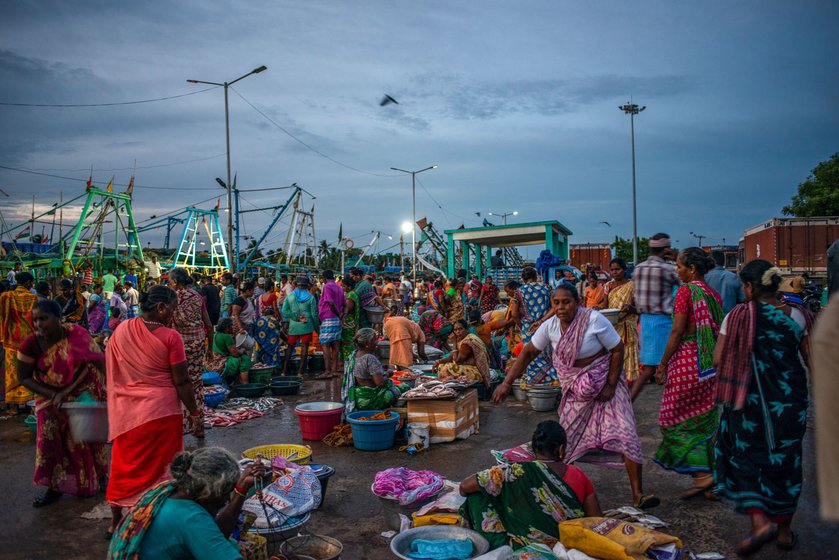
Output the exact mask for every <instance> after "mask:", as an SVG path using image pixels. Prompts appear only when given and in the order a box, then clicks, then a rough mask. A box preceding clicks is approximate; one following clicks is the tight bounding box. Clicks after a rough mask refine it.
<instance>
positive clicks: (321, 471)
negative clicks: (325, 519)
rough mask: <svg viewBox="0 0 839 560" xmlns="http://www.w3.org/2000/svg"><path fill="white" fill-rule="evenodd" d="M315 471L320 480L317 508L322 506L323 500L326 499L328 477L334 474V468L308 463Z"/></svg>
mask: <svg viewBox="0 0 839 560" xmlns="http://www.w3.org/2000/svg"><path fill="white" fill-rule="evenodd" d="M309 467H311V469H312V470H313V471H314V472H315V476H316V477H318V480H319V481H320V505H319V506H318V507H317V509H320V508H322V507H323V502H324V501H325V500H326V487H327V486H328V485H329V479H330V478H332V475H333V474H335V469H333V468H332V467H330V466H329V465H309Z"/></svg>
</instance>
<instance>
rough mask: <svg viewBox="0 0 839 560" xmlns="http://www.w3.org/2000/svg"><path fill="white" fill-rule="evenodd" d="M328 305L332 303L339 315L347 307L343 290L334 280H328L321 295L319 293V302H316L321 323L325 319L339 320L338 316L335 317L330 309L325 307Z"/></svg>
mask: <svg viewBox="0 0 839 560" xmlns="http://www.w3.org/2000/svg"><path fill="white" fill-rule="evenodd" d="M328 303H332V305H334V306H335V309H337V310H338V312H339V313H341V314H343V313H344V307H345V306H346V305H347V297H346V296H345V295H344V290H343V289H342V288H341V286H339V285H338V284H337V283H335V281H334V280H330V281H328V282H327V283H326V284H324V285H323V293H321V296H320V301H318V319H320V320H321V322H323V321H324V320H326V319H338V318H340V315H336V314H335V312H333V311H332V308H331V307H329V305H327V304H328Z"/></svg>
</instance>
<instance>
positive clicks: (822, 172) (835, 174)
mask: <svg viewBox="0 0 839 560" xmlns="http://www.w3.org/2000/svg"><path fill="white" fill-rule="evenodd" d="M781 211H782V212H783V213H784V214H786V215H787V216H798V217H802V218H806V217H811V216H839V153H835V154H833V156H832V157H831V158H830V159H829V160H827V161H823V162H821V163H820V164H818V165H817V166H816V167H815V168H813V171H812V172H811V173H810V176H809V177H807V179H806V180H805V181H804V182H803V183H800V184H799V185H798V193H796V194H795V196H793V197H792V203H791V204H789V205H788V206H784V207H783V209H782V210H781Z"/></svg>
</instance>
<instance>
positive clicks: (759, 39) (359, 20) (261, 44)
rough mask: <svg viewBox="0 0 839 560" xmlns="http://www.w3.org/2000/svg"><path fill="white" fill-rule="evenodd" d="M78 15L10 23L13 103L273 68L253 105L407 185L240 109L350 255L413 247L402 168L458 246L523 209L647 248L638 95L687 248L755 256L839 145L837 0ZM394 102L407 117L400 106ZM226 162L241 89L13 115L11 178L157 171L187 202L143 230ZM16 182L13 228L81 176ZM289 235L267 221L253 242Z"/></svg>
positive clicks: (643, 128)
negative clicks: (464, 232)
mask: <svg viewBox="0 0 839 560" xmlns="http://www.w3.org/2000/svg"><path fill="white" fill-rule="evenodd" d="M71 4H72V5H71ZM78 4H79V3H64V2H39V3H32V2H4V3H3V4H2V6H0V101H4V102H28V103H98V102H112V101H125V100H134V99H146V98H153V97H158V96H167V95H172V94H178V93H185V92H189V91H192V90H194V89H195V88H197V87H199V86H191V85H189V84H187V83H186V81H185V80H186V79H187V78H197V79H201V80H210V81H224V80H225V79H232V78H234V77H237V76H239V75H240V74H243V73H245V72H247V71H248V70H250V69H251V68H254V67H256V66H259V65H261V64H265V65H267V66H268V68H269V69H268V71H267V72H264V73H262V74H260V75H257V76H252V77H249V78H247V79H246V80H244V81H243V82H241V83H240V84H238V85H237V86H235V87H236V89H237V90H238V91H239V92H240V93H241V94H242V95H243V96H244V97H245V98H247V99H248V100H249V101H250V102H251V103H253V104H254V105H256V106H257V107H259V108H260V109H261V110H262V111H264V112H265V113H266V114H268V115H269V116H270V117H271V118H272V119H274V120H275V121H276V122H277V123H279V124H280V125H282V126H283V127H284V128H286V129H287V130H288V131H289V132H290V133H291V134H293V135H295V136H297V137H298V138H299V139H301V140H302V141H304V142H306V143H307V144H309V145H310V146H312V147H314V148H316V149H317V150H319V151H321V152H322V153H324V154H327V155H328V156H330V157H332V158H334V159H336V160H339V161H340V162H342V163H344V164H346V165H347V166H350V167H353V168H356V169H359V170H364V171H367V172H370V173H373V174H378V175H385V176H384V177H382V176H378V175H372V174H367V173H360V172H357V171H354V170H352V169H349V168H347V167H343V166H340V165H337V164H335V163H333V162H331V161H329V160H327V159H324V158H323V157H321V156H320V155H318V154H316V153H314V152H313V151H311V150H309V149H308V148H306V147H304V146H303V145H301V144H299V143H298V142H296V141H295V140H293V139H292V138H291V137H289V136H287V135H286V134H284V133H283V132H282V131H280V130H278V129H277V128H276V127H275V126H274V125H273V124H271V123H269V122H267V121H266V120H265V119H264V118H263V117H262V116H260V115H259V114H257V113H256V112H255V111H254V110H253V109H251V108H250V107H249V106H248V105H247V104H246V103H245V102H244V101H243V100H242V99H240V98H239V97H238V96H237V95H236V94H235V93H233V92H231V99H230V102H231V123H232V132H231V142H232V158H233V168H234V170H238V176H239V183H238V184H239V186H240V187H242V188H247V187H265V186H281V185H288V184H290V183H292V182H297V183H298V184H300V185H301V186H304V187H305V188H306V189H307V190H309V191H310V192H312V193H314V194H315V195H316V196H317V200H316V201H314V204H315V206H316V214H317V224H316V226H317V233H318V235H319V236H322V237H325V238H327V239H328V240H329V241H330V242H334V240H335V238H336V237H337V230H338V225H339V223H340V222H343V226H344V232H345V234H349V235H351V236H352V237H354V238H356V243H357V244H359V243H363V242H366V239H367V238H368V237H369V232H370V231H371V230H373V229H377V230H381V231H382V232H383V233H385V234H393V235H394V236H396V235H398V233H399V228H400V224H401V223H402V222H404V221H405V220H406V219H410V212H411V199H410V177H408V176H401V175H399V176H393V175H392V172H391V171H389V168H390V167H391V166H395V167H401V168H405V169H420V168H422V167H426V166H428V165H431V164H437V165H439V168H438V169H436V170H434V171H429V172H427V173H424V174H422V175H421V176H420V179H421V182H422V187H418V191H417V204H418V216H423V215H427V216H429V218H430V219H431V220H433V221H434V223H435V224H436V225H437V226H439V228H440V229H441V230H442V229H445V228H450V227H457V226H458V225H460V224H461V223H465V224H466V225H467V226H470V225H478V220H479V219H478V218H477V217H476V216H475V214H474V213H475V212H478V211H480V212H482V213H486V212H487V211H495V212H502V211H510V210H518V211H519V212H520V214H519V216H518V217H517V218H518V219H520V220H521V221H536V220H544V219H558V220H560V221H561V222H563V223H564V224H565V225H567V226H568V227H570V228H571V229H572V230H573V231H574V233H575V235H574V237H573V238H572V242H599V241H609V240H611V238H612V237H613V236H614V235H616V234H617V235H623V236H629V235H630V234H631V190H630V188H631V182H630V178H631V175H630V156H629V153H630V152H629V119H628V117H626V116H624V115H623V114H622V113H621V112H620V111H619V110H618V106H619V105H621V104H622V103H624V102H626V101H627V100H628V99H629V98H630V96H631V97H632V99H633V100H634V101H635V102H637V103H639V104H642V105H646V106H647V110H646V111H645V112H644V113H642V114H641V115H640V116H639V117H638V119H637V121H636V149H637V152H636V155H637V178H638V208H639V211H638V221H639V234H641V235H649V234H651V233H654V232H656V231H667V232H670V233H671V234H672V235H673V236H674V239H678V240H679V245H681V246H687V245H690V244H693V242H695V240H693V239H691V237H690V235H689V232H691V231H693V232H696V233H700V234H703V235H705V236H707V237H708V240H709V241H710V242H711V243H720V242H722V239H723V238H725V240H726V241H728V242H730V243H731V242H736V240H737V238H738V237H739V236H740V235H742V231H743V229H744V228H746V227H748V226H751V225H754V224H756V223H759V222H761V221H763V220H764V219H766V218H769V217H772V216H776V215H780V208H781V207H782V206H783V205H784V204H786V203H787V202H788V200H789V198H790V196H791V195H792V194H793V193H794V191H795V187H796V185H797V184H798V182H800V181H801V180H803V179H804V178H805V177H806V176H807V174H808V173H809V170H810V169H811V168H812V167H814V166H815V164H816V163H818V162H819V161H822V160H824V159H827V158H828V157H829V156H830V155H831V154H833V153H834V152H837V151H839V141H837V140H839V112H837V106H836V100H837V99H839V56H837V52H839V48H837V47H839V34H837V33H836V22H837V21H839V4H837V3H836V2H833V1H804V2H794V3H793V2H757V1H754V2H747V1H740V2H722V1H720V2H693V3H686V2H671V1H660V2H636V3H631V4H630V3H627V2H618V1H616V2H585V3H584V2H558V1H546V2H515V3H513V2H492V1H481V2H458V3H452V2H411V3H409V2H392V1H391V2H384V1H382V2H363V3H355V2H340V1H334V2H317V3H312V2H306V3H304V2H278V1H270V2H268V1H266V2H248V3H220V2H207V1H193V2H178V3H171V2H156V1H152V2H143V3H136V5H131V6H125V5H122V4H118V3H113V2H105V1H101V2H85V3H83V5H82V6H79V5H78ZM385 92H387V93H390V94H391V95H393V96H394V97H395V98H396V99H397V100H399V103H400V104H399V105H389V106H387V107H379V105H378V102H379V100H380V98H381V96H382V94H383V93H385ZM223 153H224V121H223V100H222V92H221V91H220V90H216V91H209V92H206V93H201V94H198V95H193V96H190V97H185V98H181V99H176V100H171V101H166V102H160V103H149V104H142V105H134V106H120V107H105V108H75V109H57V108H22V107H0V154H2V155H0V165H5V166H13V167H21V168H26V169H38V170H50V171H46V172H47V173H54V174H58V175H65V176H68V177H76V178H81V179H85V180H86V179H87V175H88V172H87V171H85V169H89V167H90V165H91V164H92V165H93V166H94V180H97V181H101V182H105V181H107V180H108V179H109V178H110V176H111V175H116V180H117V182H122V183H127V182H128V179H129V176H130V172H129V171H127V170H125V169H126V168H129V167H130V165H131V163H132V161H133V160H135V159H136V160H137V166H138V168H139V169H138V172H137V183H138V184H140V185H149V186H157V187H168V188H169V190H154V189H141V188H138V189H137V191H136V199H135V200H136V202H135V206H136V211H137V213H138V215H139V218H140V219H143V218H146V217H148V216H149V215H151V214H160V213H161V212H162V211H165V210H171V209H175V208H178V207H181V206H185V205H187V204H191V203H194V202H197V201H200V200H203V199H207V198H209V197H212V196H215V195H217V194H222V191H221V190H220V189H219V188H218V187H217V186H216V184H215V182H214V177H217V176H219V177H224V173H225V166H224V165H225V164H224V157H223V155H222V154H223ZM196 159H202V160H203V161H193V162H192V163H188V164H179V165H172V166H166V167H148V166H160V165H163V164H169V163H176V162H183V161H188V160H196ZM113 169H121V170H119V171H111V170H113ZM0 187H2V188H3V189H4V190H5V191H7V192H8V193H9V194H10V195H11V198H3V199H2V205H0V206H1V207H2V211H3V214H4V216H5V218H6V220H7V221H9V222H14V221H16V219H25V217H26V215H27V214H28V211H29V205H31V196H32V195H33V194H34V195H35V196H36V204H37V205H38V207H39V208H41V207H46V206H48V205H50V204H52V203H53V202H55V201H57V199H58V196H59V192H60V191H61V190H63V191H64V196H65V197H69V196H70V195H71V194H72V195H74V194H77V193H79V192H81V190H82V189H83V183H82V182H72V181H66V180H60V179H52V178H47V177H40V176H34V175H27V174H22V173H18V172H12V171H8V170H3V169H0ZM426 191H427V192H426ZM428 193H430V195H429V194H428ZM278 197H282V198H285V196H284V195H283V194H282V192H280V193H275V194H271V193H265V194H257V193H254V194H251V195H249V196H248V197H247V200H248V202H250V203H253V204H257V205H260V206H264V205H273V204H277V203H278V200H277V199H278ZM432 197H433V198H432ZM435 201H436V202H435ZM438 202H439V206H442V208H443V209H442V210H441V209H440V208H439V207H438ZM210 205H211V204H210V203H208V204H207V206H210ZM268 219H269V217H268V216H266V215H262V214H249V215H248V216H247V218H246V221H245V226H244V230H245V231H244V233H255V232H257V233H258V232H259V231H260V229H262V228H264V226H265V224H266V223H267V221H268ZM601 220H605V221H608V222H610V223H611V225H612V227H611V228H608V227H606V226H604V225H602V224H600V223H599V222H600V221H601ZM272 237H274V238H275V243H276V241H279V240H281V238H283V237H284V234H283V233H281V232H278V233H277V234H276V235H275V236H272ZM145 240H149V241H152V243H153V244H157V242H158V241H159V237H158V236H156V235H149V236H147V237H146V238H145ZM382 248H384V246H382ZM532 256H535V254H534V255H532Z"/></svg>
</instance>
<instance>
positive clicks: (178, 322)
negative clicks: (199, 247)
mask: <svg viewBox="0 0 839 560" xmlns="http://www.w3.org/2000/svg"><path fill="white" fill-rule="evenodd" d="M191 280H192V279H191V278H190V276H189V273H188V272H187V271H186V269H183V268H175V269H173V270H171V271H170V272H169V281H170V282H171V283H172V287H173V288H174V289H175V292H176V293H177V294H178V306H177V308H176V309H175V319H174V321H173V323H172V328H173V329H175V330H176V331H178V332H179V333H180V335H181V338H182V339H183V341H184V352H185V353H186V369H187V373H188V374H189V380H190V381H191V382H192V392H193V393H194V395H195V403H196V404H197V405H198V420H197V421H196V422H195V427H194V428H193V430H192V435H194V436H195V437H197V438H203V437H204V378H203V373H204V358H205V357H206V356H207V340H208V339H209V340H212V336H213V324H212V323H211V322H210V316H209V315H208V314H207V306H206V305H205V304H204V298H203V297H201V296H200V295H198V293H197V292H196V291H195V290H193V289H192V288H190V286H189V285H190V281H191ZM184 423H185V424H188V419H187V418H184Z"/></svg>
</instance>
